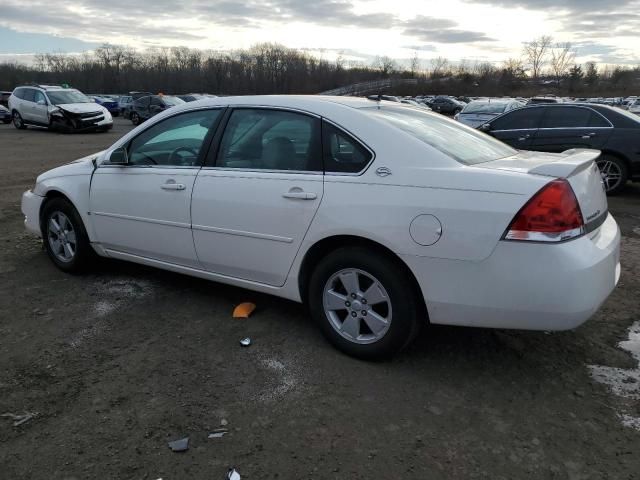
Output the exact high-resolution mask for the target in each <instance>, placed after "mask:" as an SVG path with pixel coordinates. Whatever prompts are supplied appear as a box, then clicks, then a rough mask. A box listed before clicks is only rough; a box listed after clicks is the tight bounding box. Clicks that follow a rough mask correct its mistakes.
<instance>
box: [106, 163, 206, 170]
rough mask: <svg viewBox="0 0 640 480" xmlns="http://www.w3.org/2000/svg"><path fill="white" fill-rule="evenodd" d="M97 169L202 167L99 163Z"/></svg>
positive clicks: (189, 168)
mask: <svg viewBox="0 0 640 480" xmlns="http://www.w3.org/2000/svg"><path fill="white" fill-rule="evenodd" d="M98 168H127V169H129V168H144V169H147V168H153V169H163V170H178V169H179V170H200V169H201V168H202V167H200V166H199V165H192V166H189V165H129V164H126V165H123V164H118V163H101V164H100V165H98Z"/></svg>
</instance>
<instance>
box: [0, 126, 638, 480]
mask: <svg viewBox="0 0 640 480" xmlns="http://www.w3.org/2000/svg"><path fill="white" fill-rule="evenodd" d="M129 128H130V125H129V123H128V122H126V121H124V120H122V119H117V121H116V128H114V130H113V131H111V132H109V133H103V134H79V135H60V134H55V133H50V132H46V131H39V130H35V129H29V130H26V131H18V130H16V129H14V128H13V127H12V126H10V125H0V162H1V163H2V169H3V172H4V174H3V175H2V177H1V178H0V226H1V228H0V245H2V246H3V248H2V249H0V279H1V282H0V339H1V340H0V365H1V366H2V368H1V369H0V415H1V414H7V413H11V414H13V415H24V414H25V413H31V414H33V417H32V418H27V420H26V421H24V422H23V423H22V424H20V425H18V426H14V423H17V422H20V419H21V418H23V417H15V418H12V417H10V416H6V415H5V416H2V417H0V445H1V447H0V472H2V473H1V474H0V477H2V478H7V479H17V478H28V479H51V478H55V479H81V478H82V479H84V478H117V479H128V478H132V479H157V478H160V477H162V478H163V479H165V480H167V479H184V478H189V479H212V478H213V479H215V478H220V479H221V478H223V477H224V474H225V472H226V470H227V468H228V467H229V466H235V467H236V468H237V469H238V471H239V472H240V474H241V475H242V478H243V479H267V478H272V479H275V478H279V479H289V478H291V479H298V478H319V479H320V478H330V479H333V478H335V479H345V478H348V479H372V478H376V479H391V478H394V479H395V478H403V479H410V478H411V479H412V478H415V479H440V478H446V479H475V478H487V479H492V480H496V479H513V478H534V479H546V478H558V479H566V478H568V479H632V478H640V382H639V381H638V380H639V379H640V367H639V365H638V360H640V324H636V328H637V332H636V333H637V335H636V334H635V333H634V332H635V331H634V332H631V335H630V332H629V329H630V328H631V327H632V325H633V324H634V322H638V320H640V314H639V311H640V309H639V303H640V301H639V298H640V295H639V293H640V277H639V275H638V274H639V273H640V184H635V185H630V186H629V188H628V189H627V190H626V192H625V193H624V194H623V195H621V196H619V197H616V198H612V199H611V200H610V209H611V211H612V212H613V214H614V215H615V217H616V219H617V220H618V222H619V223H620V226H621V228H622V232H623V235H624V236H623V245H622V265H623V267H622V268H623V271H622V278H621V281H620V284H619V286H618V288H617V289H616V290H615V292H614V293H613V295H612V296H611V297H610V299H609V300H608V301H607V303H606V304H605V305H604V306H603V308H602V309H601V310H600V312H599V313H598V314H597V315H596V316H595V317H594V318H593V319H591V320H590V321H589V322H587V323H586V324H585V325H584V326H582V327H580V328H579V329H577V330H575V331H571V332H563V333H553V334H545V333H544V332H514V331H491V330H481V329H468V328H452V327H431V328H429V329H425V330H424V331H423V333H422V335H421V337H420V338H419V339H418V341H417V342H416V343H415V345H413V346H412V347H411V348H410V349H409V350H408V351H406V352H405V353H404V354H402V355H401V356H399V357H398V358H396V359H395V360H393V361H391V362H386V363H365V362H361V361H357V360H354V359H351V358H348V357H345V356H344V355H342V354H340V353H338V352H337V351H335V350H334V349H333V348H331V347H330V346H329V345H328V344H327V343H326V342H325V341H324V339H323V338H322V337H321V335H320V333H319V332H318V331H317V329H316V328H315V327H314V326H313V325H312V324H311V321H310V319H309V317H308V315H307V313H306V312H305V310H304V308H303V307H302V306H300V305H297V304H295V303H291V302H287V301H284V300H280V299H276V298H271V297H268V296H265V295H260V294H256V293H252V292H249V291H246V290H242V289H237V288H231V287H227V286H223V285H219V284H215V283H210V282H206V281H203V280H198V279H192V278H189V277H185V276H181V275H177V274H172V273H167V272H162V271H158V270H153V269H150V268H145V267H141V266H136V265H130V264H124V263H119V262H104V264H102V265H100V266H99V267H98V269H97V270H96V271H95V272H93V273H91V274H87V275H83V276H72V275H67V274H64V273H62V272H60V271H58V270H57V269H55V268H54V266H53V264H52V263H51V262H50V261H49V260H48V259H47V258H46V255H45V254H44V252H43V251H42V249H41V244H40V243H39V241H38V240H37V239H35V238H33V237H32V236H30V235H28V234H26V233H25V231H24V229H23V225H22V216H21V213H20V205H19V204H20V195H21V193H22V191H23V190H25V189H27V188H29V187H31V186H32V185H33V182H34V179H35V177H36V175H37V174H38V173H40V172H42V171H44V170H46V169H49V168H52V167H54V166H57V165H60V164H63V163H66V162H68V161H71V160H73V159H75V158H79V157H81V156H84V155H87V154H89V153H92V152H94V151H97V150H100V149H102V148H104V147H106V146H108V145H110V144H111V143H112V142H113V141H114V140H115V139H116V138H118V137H119V136H120V135H122V134H123V133H124V132H125V131H127V130H128V129H129ZM531 288H535V285H532V286H531ZM242 301H253V302H255V303H256V304H257V305H258V308H257V310H256V312H254V314H253V316H252V317H251V318H249V319H246V320H238V319H233V318H231V312H232V309H233V307H234V305H236V304H237V303H239V302H242ZM244 336H250V337H251V338H252V339H253V341H254V344H253V345H252V346H251V347H249V348H246V349H245V348H241V347H240V346H239V344H238V340H239V339H240V338H242V337H244ZM624 340H628V341H627V342H626V343H624V344H622V345H620V346H618V343H619V342H621V341H624ZM634 354H635V356H636V358H635V359H634V357H633V355H634ZM227 422H228V424H227V428H228V429H229V433H228V434H227V435H225V436H224V437H223V438H216V439H208V438H207V435H208V434H209V433H210V432H211V431H212V430H213V429H215V428H219V427H220V425H221V423H222V424H224V423H227ZM186 436H189V437H190V443H189V450H188V451H187V452H184V453H174V452H172V451H171V450H169V448H168V447H167V442H169V441H172V440H176V439H180V438H182V437H186Z"/></svg>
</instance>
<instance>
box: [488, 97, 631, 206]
mask: <svg viewBox="0 0 640 480" xmlns="http://www.w3.org/2000/svg"><path fill="white" fill-rule="evenodd" d="M478 128H479V129H480V130H482V131H484V132H486V133H488V134H489V135H492V136H494V137H496V138H498V139H500V140H502V141H503V142H505V143H508V144H509V145H511V146H512V147H514V148H517V149H519V150H536V151H539V152H563V151H565V150H569V149H571V148H592V149H596V150H600V151H601V152H602V155H600V157H599V158H598V160H597V162H596V163H597V164H598V167H599V168H600V171H601V172H602V180H603V182H604V185H605V188H606V190H607V193H608V194H615V193H618V192H619V191H620V190H622V188H624V186H625V183H626V182H627V180H629V179H633V178H640V117H638V116H636V115H633V114H630V113H629V112H626V111H624V110H620V109H617V108H613V107H608V106H606V105H595V104H589V103H583V104H582V103H573V104H567V103H558V104H540V105H534V106H527V107H523V108H519V109H517V110H512V111H511V112H508V113H505V114H504V115H501V116H499V117H496V118H494V119H493V120H491V121H490V122H488V123H485V124H483V125H481V126H480V127H478Z"/></svg>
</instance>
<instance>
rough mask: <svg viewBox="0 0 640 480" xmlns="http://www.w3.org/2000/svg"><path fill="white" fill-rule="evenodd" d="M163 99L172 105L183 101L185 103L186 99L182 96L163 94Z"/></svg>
mask: <svg viewBox="0 0 640 480" xmlns="http://www.w3.org/2000/svg"><path fill="white" fill-rule="evenodd" d="M162 100H163V101H164V103H166V104H167V105H171V106H176V105H180V104H182V103H185V101H184V100H182V99H181V98H178V97H171V96H169V95H163V97H162Z"/></svg>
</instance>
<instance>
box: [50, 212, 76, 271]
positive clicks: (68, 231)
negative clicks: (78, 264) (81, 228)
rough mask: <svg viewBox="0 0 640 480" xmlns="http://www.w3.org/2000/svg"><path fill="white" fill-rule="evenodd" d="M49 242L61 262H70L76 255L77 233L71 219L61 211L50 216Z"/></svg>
mask: <svg viewBox="0 0 640 480" xmlns="http://www.w3.org/2000/svg"><path fill="white" fill-rule="evenodd" d="M47 240H48V241H49V247H51V251H52V252H53V254H54V255H55V256H56V258H57V259H58V260H60V261H61V262H70V261H71V260H73V257H75V255H76V250H77V242H76V232H75V230H74V228H73V224H72V223H71V221H70V220H69V218H68V217H67V216H66V215H65V214H64V213H62V212H60V211H55V212H53V213H52V214H51V215H50V216H49V220H48V226H47Z"/></svg>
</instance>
